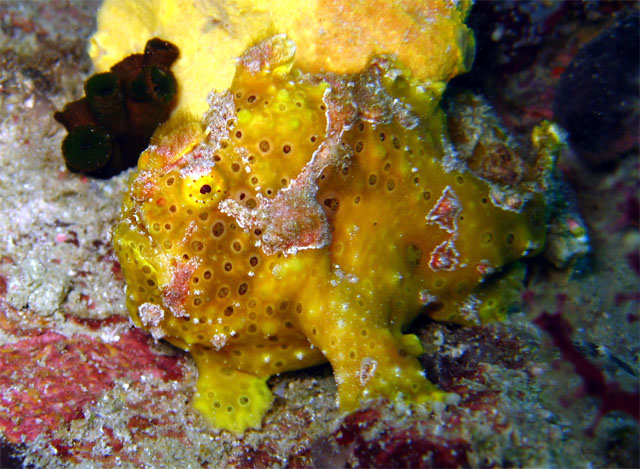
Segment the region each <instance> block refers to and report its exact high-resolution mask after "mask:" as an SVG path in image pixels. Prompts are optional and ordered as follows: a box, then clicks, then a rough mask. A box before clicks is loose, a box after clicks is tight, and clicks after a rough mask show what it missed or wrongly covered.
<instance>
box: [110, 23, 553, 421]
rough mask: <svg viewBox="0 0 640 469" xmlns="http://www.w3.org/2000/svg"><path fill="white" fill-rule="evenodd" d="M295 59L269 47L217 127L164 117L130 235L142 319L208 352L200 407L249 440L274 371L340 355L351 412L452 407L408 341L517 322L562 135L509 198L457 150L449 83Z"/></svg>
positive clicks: (184, 115) (213, 98) (119, 236)
mask: <svg viewBox="0 0 640 469" xmlns="http://www.w3.org/2000/svg"><path fill="white" fill-rule="evenodd" d="M294 57H295V44H294V42H293V41H292V40H291V39H289V38H288V37H286V36H285V35H282V34H280V35H275V36H272V37H270V38H268V39H265V40H263V41H262V42H260V43H258V44H257V45H254V46H253V47H250V48H249V49H247V50H246V52H244V54H242V56H241V57H240V58H239V60H238V63H237V68H236V73H235V77H234V78H233V81H232V83H231V86H230V87H229V89H228V90H227V91H223V92H212V93H211V94H210V95H209V98H208V104H209V110H208V111H207V112H206V113H205V114H204V116H203V117H202V118H200V117H198V116H193V115H191V114H189V113H188V112H178V113H177V115H175V116H174V117H173V118H172V119H171V120H169V121H168V122H167V123H165V124H164V125H163V126H161V127H160V128H159V129H158V131H157V132H156V133H155V135H154V136H153V138H152V140H151V144H150V146H149V147H148V148H147V150H146V151H145V152H144V153H143V154H142V156H141V157H140V160H139V163H138V170H137V171H136V172H135V174H134V175H133V178H132V182H131V187H130V190H129V192H128V194H127V196H126V198H125V202H124V206H123V212H122V218H121V221H120V222H119V224H118V225H117V227H116V229H115V232H114V238H113V241H114V245H115V248H116V251H117V254H118V257H119V259H120V262H121V265H122V270H123V272H124V276H125V279H126V283H127V293H126V294H127V305H128V308H129V310H130V313H131V316H132V318H133V320H134V322H135V323H136V324H137V325H139V326H141V327H144V328H146V329H148V330H149V331H150V332H151V333H152V334H153V336H154V337H155V338H157V339H160V338H162V339H164V340H167V341H169V342H170V343H172V344H174V345H176V346H177V347H180V348H182V349H185V350H188V351H190V353H191V354H192V356H193V358H194V360H195V362H196V364H197V366H198V370H199V373H200V374H199V378H198V384H197V393H196V395H195V398H194V405H195V407H196V408H197V409H198V410H200V411H201V413H202V414H203V415H204V416H205V417H206V418H207V420H208V421H209V422H210V423H211V424H212V425H213V426H215V427H218V428H224V429H228V430H231V431H235V432H242V431H244V430H245V429H246V428H249V427H254V428H255V427H259V426H260V424H261V422H262V419H263V417H264V415H265V413H266V412H267V411H268V410H269V408H270V406H271V403H272V394H271V392H270V390H269V388H268V386H267V383H266V381H267V379H268V378H269V377H270V376H272V375H274V374H277V373H281V372H284V371H289V370H297V369H301V368H305V367H310V366H313V365H317V364H321V363H324V362H326V361H328V362H329V363H330V364H331V367H332V369H333V373H334V375H335V380H336V383H337V386H338V396H337V401H338V405H339V407H340V409H341V410H343V411H351V410H354V409H356V408H358V406H360V405H361V402H362V401H365V400H368V399H375V398H380V397H382V398H388V399H390V400H396V399H404V400H405V401H407V402H412V403H417V404H426V405H431V406H434V405H435V406H437V405H438V403H446V402H448V401H450V400H451V397H452V396H451V395H450V394H447V393H445V392H443V391H440V390H439V389H437V388H436V387H435V386H434V385H433V384H431V383H430V382H429V381H428V380H427V378H426V377H425V373H424V371H423V369H422V367H421V365H420V363H419V361H418V359H417V358H416V357H417V356H418V355H419V354H421V353H422V347H421V344H420V341H419V340H418V338H417V337H416V336H415V335H413V334H405V333H403V331H405V330H406V328H407V327H408V326H409V325H410V323H411V322H412V320H413V319H415V317H416V316H417V315H418V314H420V313H421V311H423V312H425V313H426V314H428V315H430V316H431V317H433V318H435V319H438V320H446V321H452V322H456V323H459V324H479V323H481V322H483V321H487V320H490V319H493V318H499V317H501V316H502V315H503V314H504V311H505V309H506V307H507V306H508V305H507V304H506V301H505V298H506V296H508V294H507V293H505V292H506V291H507V290H509V288H510V287H509V285H508V284H509V280H510V279H511V278H512V276H511V277H510V276H509V274H505V273H508V272H510V269H509V267H508V266H509V265H511V264H512V263H513V262H514V261H517V260H518V259H520V258H522V257H524V256H529V255H532V254H535V253H537V252H539V251H540V250H541V249H542V247H543V244H544V237H545V204H544V197H543V194H542V192H543V191H544V181H545V180H546V178H548V176H549V171H550V170H551V166H552V164H551V157H550V156H549V152H546V151H543V147H544V145H546V143H545V142H549V141H551V140H553V139H554V137H553V128H552V126H549V125H546V126H543V127H541V128H540V129H538V131H537V132H538V133H537V134H536V137H535V142H534V144H536V145H538V148H539V149H540V152H539V156H538V158H537V159H534V160H533V161H532V162H531V163H530V164H529V166H526V167H525V168H524V169H523V174H524V176H523V177H522V178H520V179H521V181H520V182H519V183H518V184H516V185H509V186H508V187H507V186H505V185H504V184H500V183H499V181H498V182H496V181H492V180H488V179H486V178H482V177H480V176H479V175H477V174H476V172H473V171H472V170H470V169H469V168H468V167H467V166H466V164H465V161H463V160H462V159H461V158H460V157H459V156H458V155H457V154H456V152H455V151H454V149H453V147H452V145H451V143H450V141H449V137H448V131H447V126H446V120H445V117H444V113H443V112H442V110H441V109H440V108H439V97H440V94H441V92H442V88H441V86H440V85H438V84H433V86H430V85H429V84H428V83H426V84H425V82H424V80H418V79H416V78H414V77H413V76H412V73H411V71H410V70H408V69H406V68H404V67H403V65H402V63H400V62H399V61H397V60H395V59H394V58H393V57H391V56H385V55H379V56H376V57H373V58H372V59H371V60H370V61H369V63H368V65H367V66H366V67H365V69H364V70H362V71H361V72H358V73H345V74H336V73H322V72H314V73H309V72H307V71H305V70H301V69H299V68H297V67H296V66H295V65H294ZM501 274H502V275H501ZM440 405H442V404H440Z"/></svg>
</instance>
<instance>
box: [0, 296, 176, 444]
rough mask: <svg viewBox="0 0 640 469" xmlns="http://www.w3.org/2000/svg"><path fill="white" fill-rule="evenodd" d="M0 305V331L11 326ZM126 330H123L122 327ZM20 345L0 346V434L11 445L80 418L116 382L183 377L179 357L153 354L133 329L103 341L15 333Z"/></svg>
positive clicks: (143, 337) (43, 330) (41, 331)
mask: <svg viewBox="0 0 640 469" xmlns="http://www.w3.org/2000/svg"><path fill="white" fill-rule="evenodd" d="M6 308H7V305H6V304H3V302H2V303H0V316H2V318H0V326H3V327H2V329H4V330H5V331H7V328H5V327H4V326H7V325H10V324H11V321H9V320H7V316H6V314H5V311H6ZM125 329H126V328H125ZM13 332H14V334H15V332H20V334H19V336H22V338H20V339H19V340H17V341H15V342H12V343H7V344H5V345H3V346H2V347H0V430H1V431H2V433H3V435H4V436H5V438H6V439H7V440H8V441H9V442H11V443H24V442H27V441H33V440H34V439H35V438H36V437H37V436H39V435H40V434H42V433H47V432H50V431H53V430H55V429H57V428H59V427H60V426H61V425H63V424H66V423H69V422H71V421H72V420H76V419H83V418H84V412H83V411H84V409H86V407H87V406H88V405H90V404H92V403H94V402H96V401H97V400H98V399H99V398H100V396H101V395H102V394H103V393H104V392H105V391H107V390H109V389H111V388H112V387H113V386H114V384H115V382H116V381H117V380H130V381H139V380H140V379H141V377H142V376H143V375H151V376H153V377H156V378H160V379H162V380H165V381H166V380H177V379H180V378H181V377H182V374H183V372H182V358H181V357H167V356H161V355H158V354H156V353H154V352H153V351H152V350H151V348H150V347H149V338H148V336H147V335H145V334H143V333H142V332H140V330H138V329H130V330H128V329H127V330H125V331H124V332H122V333H120V334H119V335H117V336H114V337H113V341H109V342H105V341H103V340H101V339H100V338H98V337H95V336H92V335H88V334H74V335H72V336H70V337H67V336H65V335H62V334H60V333H58V332H54V331H53V330H50V329H48V328H38V329H31V330H26V331H25V330H19V329H14V330H13Z"/></svg>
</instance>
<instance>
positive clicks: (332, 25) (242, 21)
mask: <svg viewBox="0 0 640 469" xmlns="http://www.w3.org/2000/svg"><path fill="white" fill-rule="evenodd" d="M470 7H471V1H470V0H462V1H457V2H453V1H451V0H428V1H425V0H403V1H393V2H389V1H387V0H352V1H348V2H347V1H341V0H305V1H300V0H282V1H272V0H234V1H231V0H217V1H213V0H105V2H104V3H103V5H102V7H101V8H100V11H99V13H98V30H97V32H96V33H95V35H94V36H93V37H92V38H91V45H90V49H89V54H90V56H91V58H92V60H93V62H94V65H95V69H96V72H102V71H106V70H108V69H109V68H110V67H111V66H112V65H113V64H115V63H116V62H118V61H120V60H121V59H122V58H123V57H126V56H127V55H130V54H132V53H135V52H138V51H140V50H142V49H143V48H144V45H145V43H146V41H147V40H148V39H151V38H152V37H160V38H162V39H164V40H166V41H170V42H172V43H173V44H175V45H176V46H178V48H179V49H180V58H179V60H178V61H177V62H176V63H175V64H174V65H173V67H172V71H173V73H174V74H175V76H176V79H177V80H178V83H179V84H180V93H181V94H180V96H179V97H178V106H179V107H186V108H188V109H189V111H190V112H192V113H193V114H195V115H197V116H200V115H202V113H203V112H204V111H206V110H207V107H208V106H207V104H206V97H207V95H208V93H209V91H211V90H212V89H214V90H217V91H224V90H226V89H227V88H228V87H229V85H230V84H231V80H232V79H233V76H234V73H235V59H236V58H237V57H238V56H240V54H242V52H244V51H245V50H246V49H247V48H248V47H249V46H251V45H253V44H255V43H256V41H257V40H259V39H263V38H264V37H266V36H268V35H270V34H273V33H274V32H277V33H285V34H287V35H288V36H289V37H291V39H292V40H293V41H294V42H295V43H296V46H297V50H298V54H297V56H296V63H295V66H297V67H300V68H301V69H303V70H305V71H307V72H310V73H316V72H336V73H354V72H358V71H360V70H362V69H363V68H364V66H365V65H366V64H367V61H368V60H369V58H370V57H371V56H372V55H379V54H396V55H397V57H398V58H399V60H400V61H401V62H402V63H404V64H405V66H406V67H408V68H409V69H410V70H411V72H412V74H413V75H414V76H415V77H417V78H419V79H422V80H429V81H433V82H436V81H447V80H448V79H450V78H451V77H453V76H455V75H457V74H459V73H462V72H464V71H466V70H468V69H469V68H470V66H471V61H472V60H473V54H474V39H473V34H472V32H471V30H470V29H468V28H467V27H466V26H465V25H464V24H463V20H464V19H465V17H466V15H467V13H468V11H469V9H470Z"/></svg>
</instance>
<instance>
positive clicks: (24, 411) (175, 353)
mask: <svg viewBox="0 0 640 469" xmlns="http://www.w3.org/2000/svg"><path fill="white" fill-rule="evenodd" d="M98 6H99V2H97V1H89V0H84V1H78V2H69V1H58V0H54V1H48V2H44V1H43V2H35V1H31V2H18V1H16V2H10V1H7V0H0V442H1V446H0V467H1V468H7V467H69V466H75V465H78V466H81V467H112V466H119V465H122V466H125V467H201V466H204V467H318V468H322V467H504V466H520V467H523V466H524V467H638V466H639V464H640V461H639V443H638V441H639V433H638V420H637V419H638V416H637V415H633V414H634V412H637V399H638V394H637V392H638V382H639V381H638V373H639V370H640V367H639V358H640V345H639V325H640V321H639V319H640V316H639V313H638V302H639V299H640V293H639V291H640V289H639V287H638V281H639V277H638V275H639V269H640V266H639V259H640V255H639V251H638V250H639V246H640V232H639V226H638V219H639V213H638V212H639V204H638V196H639V194H638V191H639V189H640V176H639V169H640V165H639V156H638V128H637V125H638V124H637V118H638V75H637V74H638V63H637V60H638V56H637V42H638V39H639V38H638V30H637V20H636V22H635V29H633V25H634V23H633V21H631V26H629V25H627V29H626V30H623V31H621V30H620V29H617V30H614V32H615V34H616V35H617V36H618V37H620V36H622V37H625V34H626V35H627V36H626V37H630V38H631V41H633V40H634V38H635V42H636V46H635V47H636V48H635V61H634V56H633V51H634V49H633V47H631V51H632V52H631V55H629V54H628V53H627V55H625V53H624V52H628V51H624V50H622V52H621V48H620V47H617V48H616V50H610V51H607V50H606V47H605V50H604V52H602V48H600V49H598V48H592V49H591V50H599V51H600V52H598V53H601V54H602V55H599V56H597V57H596V56H595V54H596V52H593V54H594V57H593V61H592V62H594V63H592V62H590V57H589V55H588V54H583V55H582V56H581V57H580V61H581V63H580V64H579V65H580V66H581V67H582V68H581V69H580V70H581V72H580V73H582V76H583V77H592V78H594V80H592V81H589V79H588V78H580V79H576V82H575V83H568V84H565V86H564V87H563V88H562V92H558V89H559V85H558V84H559V82H560V80H561V79H562V76H563V73H564V72H565V71H566V70H567V68H569V67H570V64H571V63H572V60H574V59H575V58H576V55H577V54H578V51H580V50H581V48H582V47H583V46H585V44H588V43H589V41H591V40H594V38H597V37H598V35H599V34H601V33H603V31H604V32H605V33H606V31H607V28H615V27H616V24H618V28H619V24H620V23H616V22H619V21H620V20H621V19H624V18H626V17H631V18H633V15H634V13H635V14H636V15H637V11H636V10H637V8H638V7H637V3H635V2H582V1H581V2H578V1H575V2H535V3H531V2H518V1H512V2H478V3H477V4H476V5H475V6H474V8H473V10H472V12H471V15H470V18H469V20H468V24H470V25H471V26H472V27H473V28H474V30H475V31H476V37H477V45H478V49H477V55H476V62H475V65H474V68H473V69H472V70H471V72H469V73H468V74H467V75H465V76H461V77H459V78H456V79H455V80H454V81H453V82H452V83H451V85H450V89H451V91H452V93H453V92H454V91H455V90H457V89H458V90H459V89H470V90H472V91H474V92H476V93H479V94H482V95H484V96H485V98H486V99H487V101H488V102H489V103H490V104H491V105H492V106H493V107H494V109H495V110H496V112H497V114H498V115H499V117H500V118H501V119H502V121H503V123H504V125H505V127H506V128H507V129H508V130H509V131H510V132H512V133H513V134H514V135H515V136H516V137H522V136H524V135H528V134H529V133H530V131H531V129H532V128H533V126H534V125H535V124H536V123H538V122H539V121H540V120H542V119H545V118H553V117H554V109H555V113H556V117H561V115H562V113H563V109H567V107H570V106H573V107H575V108H577V112H579V111H580V109H581V108H580V105H581V103H582V102H587V101H588V102H590V103H591V102H592V103H595V104H594V105H599V106H601V109H598V112H599V113H600V114H599V115H605V116H610V119H609V120H608V121H607V122H608V124H607V125H599V124H597V123H596V124H594V123H593V122H588V117H589V116H590V115H591V114H590V111H591V109H584V108H582V112H583V113H584V114H585V121H584V122H581V123H580V125H579V126H578V129H576V130H574V132H575V133H574V134H572V135H571V137H572V140H571V145H570V147H569V148H567V149H566V150H564V151H563V153H562V155H561V156H560V158H559V161H558V168H559V170H560V172H561V173H562V176H563V178H564V180H565V181H566V182H567V186H568V188H569V190H568V191H567V194H566V197H567V198H569V199H571V200H572V203H573V204H574V205H575V216H576V220H577V221H576V223H578V221H580V217H581V218H582V220H584V224H585V225H586V228H587V232H588V236H589V239H590V252H589V253H588V254H587V255H586V256H583V257H582V258H580V259H576V260H574V261H573V262H571V263H570V265H568V266H567V267H564V268H557V267H555V266H553V265H552V264H551V263H550V262H549V261H548V260H547V259H544V258H537V259H533V260H531V261H529V265H528V274H527V278H526V285H525V287H524V289H523V291H522V301H521V302H520V304H519V305H518V307H517V308H514V311H513V312H512V313H511V314H510V315H509V317H508V319H507V320H506V321H504V322H502V323H495V324H488V325H483V326H478V327H457V326H451V325H446V324H440V323H436V322H431V321H428V320H426V319H419V320H418V321H417V322H416V324H415V325H414V326H413V331H414V332H415V333H416V334H418V336H419V337H420V338H421V340H422V342H423V345H424V348H425V353H424V355H423V356H422V357H421V362H422V363H423V365H424V366H425V369H426V371H427V375H428V377H429V379H430V380H431V381H433V382H434V383H435V384H437V385H438V386H439V387H441V388H443V389H445V390H448V391H455V392H457V393H458V394H460V395H461V400H460V402H459V403H458V404H457V405H456V406H451V407H449V408H447V409H446V410H444V411H442V412H440V413H437V414H433V415H429V414H427V413H424V414H421V413H419V412H412V411H410V410H409V409H406V408H400V407H399V406H395V407H394V406H391V405H388V404H386V403H383V402H381V403H377V404H372V405H371V406H369V407H367V408H364V409H362V410H360V411H357V412H355V413H353V414H350V415H348V416H346V417H345V416H341V415H340V414H339V413H338V411H337V409H336V406H335V400H334V397H335V390H336V387H335V383H334V380H333V376H332V373H331V369H330V367H329V366H328V365H325V366H321V367H316V368H313V369H309V370H304V371H299V372H292V373H286V374H283V375H280V376H276V377H274V378H272V379H271V380H270V381H269V385H270V387H271V388H272V390H273V391H274V394H275V396H276V399H275V403H274V407H273V409H272V410H271V411H270V412H269V413H268V415H267V417H266V419H265V421H264V424H263V428H262V429H261V430H259V431H256V430H249V431H247V432H246V434H245V435H244V437H243V438H242V439H238V438H236V437H234V436H233V435H231V434H230V433H227V432H217V431H215V430H213V429H211V428H210V427H208V426H207V425H206V423H205V422H204V421H203V420H202V418H201V417H200V416H199V415H198V414H197V413H196V412H195V411H194V410H193V409H192V408H191V407H190V405H189V402H190V400H191V398H192V395H193V392H194V386H195V380H196V377H197V370H196V368H195V365H194V363H193V361H192V360H191V359H190V357H189V356H188V355H187V354H185V353H183V352H182V351H180V350H178V349H175V348H173V347H171V346H169V345H167V344H165V343H157V342H154V340H153V339H152V338H151V337H150V336H149V335H148V334H147V333H145V332H143V331H141V330H138V329H136V328H134V327H133V326H132V325H131V323H130V322H129V320H128V315H127V312H126V308H125V306H124V295H123V286H124V284H123V279H122V275H121V272H120V269H119V265H118V263H117V260H116V258H115V256H114V253H113V250H112V248H111V245H110V230H111V228H112V227H113V225H114V223H115V222H116V220H117V217H118V214H119V210H120V201H121V197H122V192H123V191H124V190H125V184H126V179H127V173H125V174H121V175H120V176H117V177H114V178H112V179H109V180H95V179H91V178H87V177H83V176H79V175H76V174H72V173H70V172H68V171H67V170H66V168H65V166H64V162H63V160H62V157H61V154H60V144H61V141H62V139H63V137H64V132H63V129H62V127H61V126H60V125H58V124H57V123H56V122H55V121H54V120H53V117H52V114H53V112H54V111H55V110H56V109H60V108H61V107H62V106H63V105H64V103H66V102H67V101H70V100H72V99H76V98H77V97H78V96H79V95H80V94H81V92H82V83H83V81H84V79H85V78H86V77H87V76H88V74H90V72H91V70H90V69H91V65H90V61H89V59H88V57H87V55H86V52H85V51H86V45H87V39H88V37H89V36H90V35H91V33H92V31H93V29H94V28H95V13H96V10H97V8H98ZM605 42H606V41H605ZM622 49H624V48H622ZM595 62H598V63H597V64H595ZM603 64H604V65H603ZM590 67H591V68H590ZM605 67H606V72H607V73H605ZM634 67H635V68H634ZM574 70H575V69H574ZM609 72H610V73H609ZM629 73H632V74H635V75H632V77H631V85H628V86H626V88H625V86H624V82H625V78H624V77H623V76H622V75H624V74H626V75H628V74H629ZM577 75H579V74H577ZM627 78H628V76H627ZM607 80H609V81H607ZM621 83H622V84H621ZM603 87H604V88H603ZM602 90H605V91H606V92H603V91H602ZM609 91H610V92H609ZM589 93H591V95H590V94H589ZM593 94H595V95H597V96H600V97H604V98H603V99H593V100H592V101H589V99H588V98H589V96H591V97H593V96H592V95H593ZM616 102H619V103H624V107H625V109H623V110H622V111H621V110H620V109H619V107H620V106H616V104H615V103H616ZM554 103H555V104H554ZM444 104H445V106H446V104H447V103H446V100H445V103H444ZM595 150H598V151H595ZM594 154H596V156H594ZM597 155H601V156H600V159H598V156H597ZM562 298H564V301H562ZM545 311H546V312H555V311H561V315H562V316H561V317H562V318H564V319H566V320H567V321H569V323H570V324H571V326H572V331H571V340H566V339H567V334H565V333H564V332H563V329H562V327H561V323H559V322H555V323H552V324H551V325H550V327H549V330H550V331H551V334H549V333H547V332H545V331H543V330H542V329H541V328H540V327H538V326H537V325H536V323H535V322H534V320H535V319H536V318H538V317H539V316H540V315H541V314H542V313H543V312H545ZM565 332H566V331H565ZM553 339H555V343H554V340H553ZM563 339H565V340H564V341H563ZM557 345H559V346H557ZM577 369H578V371H580V373H577V372H576V370H577ZM634 393H635V394H634ZM634 399H635V401H636V402H633V401H634ZM610 409H623V410H614V411H611V412H607V411H609V410H610ZM624 410H626V412H625V411H624ZM601 413H603V414H604V415H602V418H601V419H600V420H599V421H597V418H598V416H599V414H601ZM596 421H597V425H596Z"/></svg>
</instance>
